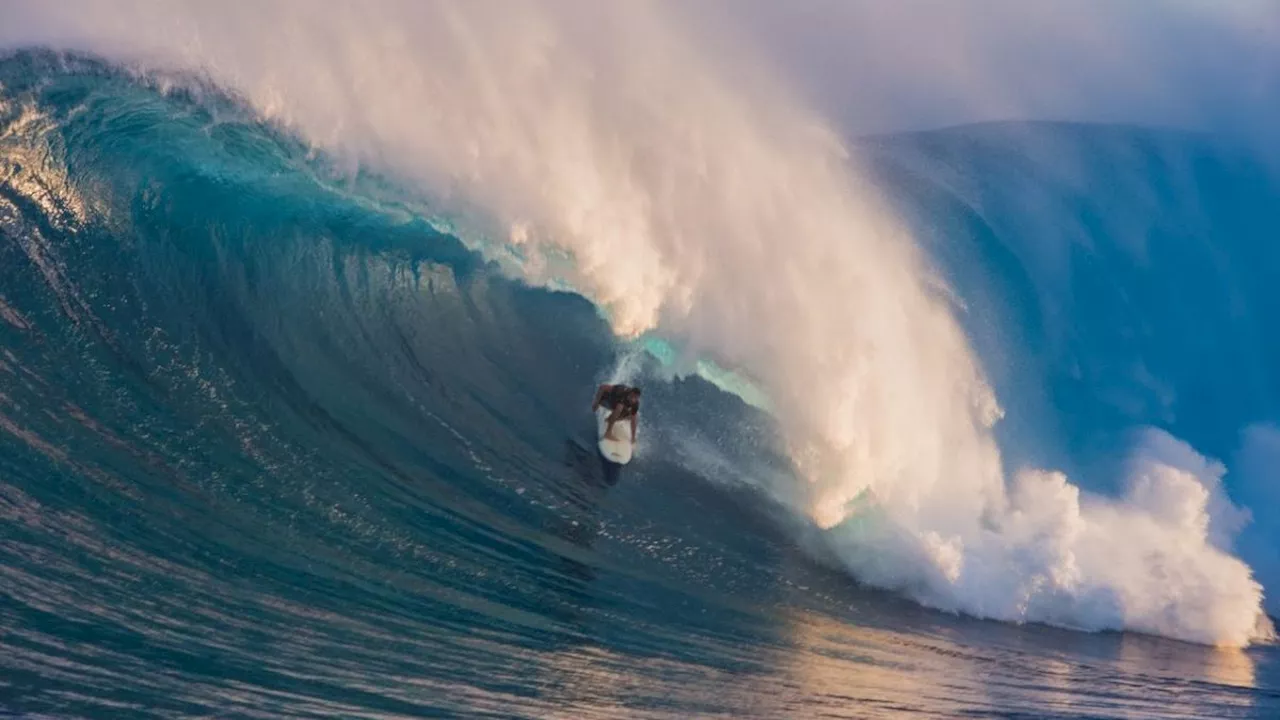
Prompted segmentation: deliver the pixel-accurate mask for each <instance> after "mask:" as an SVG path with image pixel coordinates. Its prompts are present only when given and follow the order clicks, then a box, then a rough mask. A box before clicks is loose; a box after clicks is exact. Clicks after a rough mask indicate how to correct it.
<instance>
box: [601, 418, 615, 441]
mask: <svg viewBox="0 0 1280 720" xmlns="http://www.w3.org/2000/svg"><path fill="white" fill-rule="evenodd" d="M606 422H607V423H608V424H607V425H605V426H604V439H605V440H617V439H618V438H616V437H614V436H613V424H614V423H616V422H618V421H617V420H614V419H612V418H610V419H609V420H607V421H606Z"/></svg>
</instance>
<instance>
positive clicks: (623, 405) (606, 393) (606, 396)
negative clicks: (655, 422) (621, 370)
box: [591, 384, 640, 443]
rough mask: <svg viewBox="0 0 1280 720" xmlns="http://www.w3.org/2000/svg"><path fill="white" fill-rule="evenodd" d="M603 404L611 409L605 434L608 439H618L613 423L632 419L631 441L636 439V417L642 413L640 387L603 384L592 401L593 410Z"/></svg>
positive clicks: (633, 441)
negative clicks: (615, 435) (614, 433)
mask: <svg viewBox="0 0 1280 720" xmlns="http://www.w3.org/2000/svg"><path fill="white" fill-rule="evenodd" d="M601 406H603V407H605V408H608V409H609V411H610V412H609V417H608V418H606V422H607V423H608V424H607V425H606V426H605V431H604V436H605V438H606V439H608V440H616V439H617V438H615V437H614V436H613V425H614V423H616V422H618V421H619V420H630V421H631V442H632V443H635V441H636V418H637V416H638V415H639V414H640V388H637V387H628V386H626V385H622V384H618V385H601V386H600V387H599V388H598V389H597V390H596V399H595V400H594V401H593V402H592V403H591V412H595V411H596V410H598V409H600V407H601Z"/></svg>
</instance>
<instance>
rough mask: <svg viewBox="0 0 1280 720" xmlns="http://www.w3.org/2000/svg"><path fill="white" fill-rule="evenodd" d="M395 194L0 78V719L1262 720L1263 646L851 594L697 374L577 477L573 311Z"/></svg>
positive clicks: (768, 447)
mask: <svg viewBox="0 0 1280 720" xmlns="http://www.w3.org/2000/svg"><path fill="white" fill-rule="evenodd" d="M416 208H417V206H416V205H415V204H414V203H413V202H412V200H411V198H410V197H409V196H408V195H405V196H400V195H398V194H397V191H396V189H395V187H394V185H393V184H391V183H388V182H386V181H384V180H382V179H379V178H376V177H367V176H356V177H351V176H347V175H343V174H342V173H339V172H337V171H336V170H335V169H334V168H332V167H330V166H329V165H327V164H326V161H325V159H324V158H323V157H319V156H317V155H316V154H315V153H313V152H312V151H310V149H309V148H308V147H307V146H306V145H305V144H303V143H302V142H300V141H298V140H296V139H295V138H294V137H293V136H291V135H290V134H288V133H286V132H283V131H281V130H279V129H278V128H274V127H272V126H269V125H267V124H264V123H262V122H260V121H259V120H257V119H256V116H255V114H254V113H252V112H251V111H249V110H248V109H247V108H246V107H244V106H242V105H240V104H239V103H238V102H237V101H235V100H233V99H231V98H229V97H228V96H226V95H224V94H222V93H221V92H220V91H218V90H217V89H216V88H214V87H210V86H207V85H202V84H200V83H198V82H195V81H191V82H186V83H179V84H177V85H164V86H162V85H161V84H159V83H157V82H151V81H147V80H145V79H139V78H137V77H135V76H133V75H130V74H127V73H124V72H121V71H118V70H116V69H114V68H113V67H111V66H109V65H106V64H103V63H100V62H98V61H95V60H90V59H85V58H80V57H68V56H61V55H53V54H49V53H44V52H26V53H20V54H17V55H14V56H10V57H8V58H7V59H4V60H3V61H0V713H4V712H9V713H13V714H16V715H17V716H19V717H25V716H32V717H35V716H52V717H189V716H216V717H283V716H292V717H374V716H377V717H423V716H454V715H465V716H495V717H510V716H520V717H574V718H587V717H692V716H704V715H706V716H710V715H718V716H733V717H749V716H753V717H779V716H792V717H817V716H825V717H867V716H886V717H891V716H901V715H904V714H911V713H918V714H924V715H930V716H959V715H986V714H990V713H995V712H997V710H999V711H1001V712H1007V713H1011V714H1014V715H1020V716H1028V715H1033V716H1055V715H1062V716H1072V715H1077V714H1082V713H1083V714H1089V715H1104V716H1105V715H1125V716H1129V717H1192V716H1201V717H1204V716H1212V717H1229V716H1258V717H1265V716H1269V715H1272V714H1275V713H1277V712H1280V695H1277V692H1280V691H1278V690H1277V688H1278V687H1280V680H1278V679H1277V672H1280V671H1278V670H1277V664H1276V657H1275V655H1274V652H1273V651H1272V650H1270V649H1268V648H1265V647H1263V648H1254V649H1250V650H1247V651H1240V650H1215V649H1212V648H1208V647H1204V646H1199V645H1188V644H1183V643H1179V642H1175V641H1169V640H1163V639H1159V638H1154V637H1149V636H1141V635H1131V634H1085V633H1077V632H1072V631H1068V630H1058V629H1053V628H1049V627H1044V626H1039V625H1029V626H1023V627H1019V626H1015V625H1005V624H1000V623H992V622H983V621H978V620H969V619H965V618H963V617H958V616H954V615H948V614H942V613H936V612H933V611H928V610H924V609H921V608H920V607H919V606H917V605H915V604H914V603H911V602H908V601H906V600H904V599H900V598H899V597H897V596H896V595H891V594H886V593H882V592H879V591H872V590H868V589H865V588H861V587H859V586H858V585H857V584H856V583H855V581H854V580H853V579H851V578H850V577H849V576H848V575H847V574H845V573H844V572H841V571H838V570H835V569H832V568H834V567H839V563H838V562H836V561H835V560H830V561H827V562H822V561H821V560H824V556H823V554H822V553H820V552H815V551H814V550H813V549H812V548H811V547H808V546H806V543H805V539H804V538H805V537H806V535H805V533H806V532H807V530H806V529H805V527H804V526H803V523H801V522H800V521H799V520H797V519H795V518H793V517H792V516H791V515H789V514H788V513H786V512H784V511H783V510H782V509H781V508H780V507H778V506H777V505H776V504H775V503H774V502H773V501H772V500H770V499H769V498H768V497H767V496H766V495H765V494H763V493H761V492H757V491H756V490H753V489H752V487H751V486H750V485H749V484H745V483H743V482H742V481H741V480H742V477H743V475H744V474H745V471H744V470H743V469H744V468H753V469H759V468H762V467H769V468H773V469H774V471H776V472H787V470H786V468H787V467H788V464H787V462H786V461H785V460H783V459H782V458H781V457H780V456H779V453H778V451H777V447H778V442H777V439H776V437H775V435H774V432H773V430H772V429H771V426H770V424H769V422H768V421H767V420H766V419H765V418H764V417H763V416H762V415H761V414H760V413H758V412H757V411H755V410H753V409H751V408H750V407H748V406H747V405H746V404H744V403H742V402H741V401H739V400H738V399H737V398H736V397H733V396H730V395H726V394H724V393H721V392H720V391H719V390H716V389H715V388H713V387H712V386H711V385H710V384H708V383H705V382H703V381H701V380H698V379H692V380H684V381H673V382H660V381H658V380H656V379H654V378H653V377H652V376H644V375H642V376H641V377H642V379H645V378H646V377H648V380H647V381H646V382H645V388H646V393H645V409H644V414H643V422H644V424H643V430H642V432H644V433H645V434H646V435H645V444H646V446H647V448H648V449H647V451H646V452H642V454H641V455H640V457H639V458H638V459H637V460H636V461H635V462H634V463H633V464H632V465H630V466H628V467H626V468H625V469H623V470H622V471H621V472H618V471H617V470H616V469H614V470H610V468H609V467H608V466H606V465H604V464H603V463H602V462H601V460H600V459H599V457H598V456H597V455H596V453H595V450H594V434H593V433H594V427H593V424H592V418H591V416H590V414H589V413H588V412H587V407H586V406H587V405H588V404H589V401H590V398H591V394H592V392H593V391H594V388H595V385H596V383H598V382H600V381H602V380H603V379H604V378H605V377H606V376H607V374H608V372H609V369H610V368H611V367H613V366H614V364H615V363H616V362H617V355H618V353H619V350H618V346H617V345H616V344H615V340H614V339H613V337H612V335H611V333H610V331H609V329H608V327H607V326H606V324H605V323H604V321H603V320H601V319H600V317H599V315H598V313H597V311H596V309H595V308H594V307H593V306H592V305H591V304H590V303H588V302H587V301H586V300H584V299H582V298H581V297H579V296H577V295H573V294H568V293H557V292H551V291H547V290H541V289H534V288H531V287H528V286H526V285H523V284H520V283H518V282H515V281H513V280H511V279H508V278H507V277H505V276H504V275H502V274H501V273H499V272H498V271H497V270H496V269H495V268H494V267H493V266H491V265H489V264H487V263H486V262H485V261H484V260H482V259H481V258H480V256H478V255H476V254H474V253H472V252H471V251H469V250H467V249H466V248H465V247H464V246H463V245H462V244H461V243H460V242H459V241H458V240H457V239H456V238H454V237H452V236H450V235H448V234H446V233H444V232H441V231H439V230H437V229H435V226H434V225H433V224H432V223H431V222H430V218H429V217H427V216H425V215H423V214H422V212H421V211H420V210H418V209H416ZM1064 391H1065V390H1064ZM712 427H714V428H715V431H714V432H713V431H711V430H709V428H712ZM677 437H678V438H680V439H682V440H683V441H684V442H683V443H682V444H677V443H675V442H671V441H670V440H669V439H674V438H677ZM693 446H698V447H703V448H705V453H702V454H700V455H698V456H694V455H691V454H690V453H689V452H687V451H675V450H663V448H664V447H665V448H676V447H682V448H688V447H693ZM815 557H817V558H818V560H815V559H814V558H815Z"/></svg>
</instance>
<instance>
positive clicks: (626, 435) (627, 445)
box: [596, 407, 640, 465]
mask: <svg viewBox="0 0 1280 720" xmlns="http://www.w3.org/2000/svg"><path fill="white" fill-rule="evenodd" d="M609 412H610V410H609V409H608V408H604V407H602V408H600V409H598V410H596V437H597V438H599V440H600V442H599V443H598V444H597V446H598V447H599V448H600V454H601V455H603V456H604V459H605V460H608V461H609V462H613V463H617V464H619V465H626V464H627V463H629V462H631V451H632V450H633V449H634V448H633V447H632V445H631V420H630V419H627V420H619V421H618V422H616V423H614V424H613V437H614V438H616V439H614V440H610V439H608V438H606V437H605V436H604V431H605V428H607V427H608V426H609V423H608V422H607V421H608V418H609ZM639 436H640V431H639V428H637V430H636V437H639Z"/></svg>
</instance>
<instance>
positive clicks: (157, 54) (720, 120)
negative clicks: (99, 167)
mask: <svg viewBox="0 0 1280 720" xmlns="http://www.w3.org/2000/svg"><path fill="white" fill-rule="evenodd" d="M20 7H21V12H23V13H24V14H25V16H26V24H25V25H24V26H22V27H24V28H25V29H26V30H27V31H29V32H28V35H26V36H22V37H21V38H20V39H28V40H29V39H40V40H47V41H50V42H61V43H63V44H68V45H71V46H74V47H86V48H90V49H93V50H97V51H100V52H104V53H107V54H110V55H112V56H114V57H117V58H130V59H134V60H137V61H138V62H141V63H143V64H144V65H145V66H147V67H156V66H172V65H175V64H176V65H178V66H181V67H184V68H188V69H199V70H202V71H204V72H207V73H209V74H210V75H211V76H212V77H213V78H214V79H215V81H217V82H219V83H222V84H225V85H227V86H230V87H233V88H235V89H237V90H238V91H239V92H241V93H243V94H244V95H245V96H246V97H247V98H248V99H249V101H250V102H251V103H252V104H253V105H254V106H255V107H256V108H257V109H258V110H259V111H260V112H262V113H263V114H264V115H266V116H267V117H270V118H272V119H275V120H277V121H280V122H283V123H286V124H288V125H290V126H292V127H294V128H296V129H297V130H298V131H299V132H301V133H302V134H304V135H305V136H306V137H308V138H310V139H311V140H312V141H313V142H315V143H316V144H317V145H319V146H321V147H323V148H325V149H327V150H329V151H330V152H332V153H334V154H336V155H339V156H341V157H347V158H350V159H351V160H353V161H354V162H358V163H364V164H369V165H373V166H375V167H378V168H381V169H383V170H387V171H391V172H395V173H398V174H400V175H401V176H403V177H407V178H410V179H412V180H414V181H417V182H418V183H419V184H420V186H421V187H423V188H425V189H426V190H427V191H429V192H430V193H431V194H432V195H433V196H434V197H435V198H436V199H437V200H439V201H440V202H442V203H444V206H446V207H450V208H455V209H457V208H474V209H476V211H475V212H474V213H472V215H471V218H470V219H471V222H473V223H482V224H484V227H485V228H487V230H488V232H493V231H495V230H497V231H499V232H500V233H501V235H502V236H503V237H506V238H508V242H509V244H510V245H511V246H512V247H513V248H514V249H516V250H517V251H518V252H519V254H520V255H521V256H522V257H523V258H524V265H523V268H522V270H523V272H524V273H525V275H526V277H527V278H528V279H530V280H531V281H534V282H547V283H552V282H562V281H563V282H568V283H570V284H571V285H572V286H573V287H575V288H577V289H578V290H580V291H581V292H583V293H584V294H586V295H588V296H589V297H591V298H593V299H594V300H595V301H596V302H597V303H599V304H600V305H601V306H602V307H604V308H605V309H606V310H607V312H608V315H609V317H610V318H611V319H612V321H613V323H614V326H615V329H616V330H617V332H618V333H619V334H620V335H623V336H635V335H638V334H640V333H643V332H646V331H656V332H657V333H658V334H659V335H661V336H663V337H666V338H669V339H672V340H674V341H676V342H677V343H678V344H680V345H681V346H683V347H684V348H685V349H686V351H687V352H689V353H691V354H693V355H695V356H699V357H707V358H709V359H712V360H714V361H716V362H717V363H719V364H721V365H724V366H726V367H732V368H739V369H741V370H742V371H743V372H745V373H747V374H748V375H749V376H750V378H751V380H752V381H753V382H754V383H755V384H758V385H759V386H760V387H761V388H763V389H764V390H765V392H766V393H767V394H768V396H769V397H770V399H771V400H772V409H773V412H774V413H775V415H776V416H777V417H778V420H779V423H780V425H781V427H782V428H783V431H784V433H785V435H786V438H787V441H788V443H789V445H790V448H791V453H792V457H793V459H794V461H795V463H796V465H797V467H798V468H799V469H800V471H801V473H802V475H803V476H804V477H805V478H806V479H807V482H804V483H799V484H794V485H788V486H787V487H781V488H773V491H774V493H775V494H776V495H781V496H783V497H786V498H787V499H788V501H789V502H790V503H791V504H792V505H793V506H794V507H795V508H797V509H798V510H799V511H801V512H803V513H804V514H806V515H808V516H809V517H811V518H812V519H813V521H814V522H815V523H816V524H817V525H818V526H820V527H822V528H825V529H827V540H828V542H830V544H831V545H832V546H833V547H834V548H836V549H837V550H838V551H839V555H840V557H841V558H842V561H843V562H844V563H845V564H846V565H847V566H848V567H849V568H850V569H851V570H852V571H853V572H855V573H856V574H857V575H858V576H860V577H862V578H863V579H865V580H867V581H870V582H874V583H876V584H878V585H882V586H885V587H891V588H897V589H901V590H903V591H904V592H906V593H908V594H910V595H912V596H913V597H916V598H917V599H919V600H921V601H922V602H925V603H928V604H931V605H935V606H938V607H945V608H950V609H956V610H962V611H965V612H969V613H972V614H975V615H980V616H986V617H995V618H1000V619H1006V620H1015V621H1028V620H1030V621H1045V622H1053V623H1057V624H1062V625H1069V626H1075V627H1086V628H1121V627H1129V628H1136V629H1141V630H1145V631H1150V632H1157V633H1161V634H1166V635H1170V636H1174V637H1179V638H1185V639H1189V640H1195V641H1199V642H1207V643H1221V644H1231V645H1241V644H1245V643H1247V642H1248V641H1249V640H1250V639H1251V638H1252V637H1254V636H1255V622H1256V619H1257V616H1258V610H1259V606H1260V602H1261V589H1260V588H1259V586H1258V585H1257V584H1256V583H1255V582H1254V581H1253V579H1252V578H1251V576H1250V573H1249V569H1248V568H1247V567H1246V566H1245V565H1243V564H1242V563H1241V562H1239V561H1238V560H1236V559H1235V558H1233V557H1231V556H1230V555H1229V554H1227V553H1226V552H1224V551H1223V549H1222V548H1221V547H1219V546H1217V545H1215V544H1214V542H1213V541H1212V539H1211V537H1210V535H1209V533H1208V531H1207V530H1206V528H1207V527H1209V526H1210V525H1211V524H1212V523H1209V524H1206V523H1202V522H1200V520H1199V518H1200V516H1201V514H1207V513H1209V512H1210V509H1211V508H1210V496H1211V495H1212V493H1211V492H1210V491H1209V490H1206V489H1205V488H1207V487H1208V484H1207V483H1208V482H1209V480H1206V477H1207V476H1206V475H1205V474H1204V473H1203V472H1199V473H1198V472H1197V471H1192V470H1186V469H1183V468H1179V467H1178V466H1177V465H1176V464H1173V465H1171V464H1168V463H1165V464H1162V465H1158V467H1160V468H1171V469H1170V470H1169V471H1168V472H1165V471H1164V470H1159V471H1151V472H1147V473H1146V474H1145V475H1143V477H1147V478H1148V479H1147V480H1144V481H1142V484H1141V485H1142V487H1143V488H1144V489H1142V490H1141V491H1133V492H1131V493H1130V495H1129V496H1128V497H1127V498H1125V499H1123V500H1121V501H1118V502H1103V501H1096V502H1095V501H1092V500H1089V499H1088V498H1083V497H1082V496H1081V494H1080V492H1079V490H1078V489H1077V488H1076V487H1074V486H1073V485H1071V484H1070V483H1069V482H1068V481H1067V479H1066V478H1065V477H1063V476H1062V475H1060V474H1056V473H1049V472H1040V471H1028V472H1023V473H1020V474H1018V475H1017V476H1016V478H1015V480H1014V482H1013V483H1012V487H1011V490H1009V491H1006V487H1005V471H1004V468H1003V467H1002V463H1001V457H1000V453H999V451H998V449H997V447H996V445H995V442H994V441H993V439H992V435H991V432H990V430H991V427H992V425H993V424H994V423H995V422H996V421H997V420H998V418H999V417H1000V410H999V407H998V404H997V402H996V399H995V397H994V396H993V393H992V391H991V389H990V387H989V386H988V384H987V382H986V381H985V379H984V377H983V373H982V371H981V368H980V367H979V366H978V364H977V362H976V360H975V358H974V355H973V353H972V352H971V351H970V349H969V345H968V342H967V339H966V338H965V336H964V334H963V332H962V331H961V329H960V327H959V325H958V324H957V322H956V320H955V318H954V316H953V311H954V308H953V307H952V306H951V305H950V303H949V302H948V300H947V293H946V291H945V288H943V287H942V286H941V284H940V283H938V282H937V281H936V280H935V279H934V278H933V277H932V275H931V273H930V272H929V269H928V267H927V266H926V264H925V263H924V261H923V259H922V258H921V257H920V255H919V253H918V251H917V249H916V247H915V245H914V244H913V243H912V242H911V239H910V238H909V237H907V236H906V234H905V233H904V232H903V230H902V228H901V227H900V226H899V224H898V223H897V222H896V221H895V219H894V218H893V217H892V216H891V215H890V214H889V213H888V212H887V211H886V210H885V209H884V206H883V204H882V203H881V202H880V200H879V199H878V198H877V196H876V193H875V191H874V189H873V188H871V187H869V186H867V185H866V184H865V183H864V182H862V181H860V180H859V177H858V174H857V171H856V167H855V165H854V163H853V162H852V160H851V159H850V158H848V157H846V153H845V151H844V149H843V148H842V146H841V144H840V143H839V142H838V141H837V139H836V137H835V135H834V134H833V133H832V132H830V131H829V130H828V129H827V128H826V127H825V125H824V123H823V121H822V119H821V118H819V117H817V116H815V115H814V114H813V113H811V112H810V111H809V110H807V109H806V108H805V107H804V106H803V105H802V104H801V103H798V102H797V101H795V99H794V98H792V97H791V96H790V95H789V94H788V93H787V92H786V91H785V90H784V89H783V87H782V85H781V84H779V83H776V82H774V81H772V80H771V78H770V76H769V74H768V73H767V72H766V71H765V69H764V68H762V67H760V66H758V65H756V64H754V63H752V62H751V58H750V57H749V56H748V55H746V54H743V53H739V52H735V51H733V50H732V49H730V47H729V46H728V45H726V44H724V43H720V44H716V45H710V44H704V43H700V42H698V39H696V38H689V37H686V36H685V34H684V32H683V31H682V27H683V26H682V24H681V23H680V22H679V18H678V17H677V16H676V15H675V14H674V13H675V11H674V10H673V9H672V7H670V6H667V5H663V4H659V3H608V4H601V5H597V6H586V5H584V4H581V3H572V4H570V3H560V2H545V3H536V2H517V1H515V0H509V1H507V0H504V1H503V2H501V3H497V2H485V1H483V0H480V1H478V2H466V3H461V2H459V3H447V2H433V3H407V2H406V3H386V4H384V5H381V6H380V7H379V12H369V11H368V9H367V8H366V6H365V5H364V4H363V3H345V2H335V3H330V4H326V5H325V8H324V11H323V12H317V11H316V9H315V8H314V7H313V6H312V5H310V4H302V3H296V2H288V1H282V2H268V3H258V4H254V5H253V6H249V5H246V4H232V5H213V4H208V3H200V2H188V3H181V2H174V3H168V2H166V3H152V2H134V3H122V4H115V5H113V6H112V7H111V8H109V9H104V8H102V7H100V6H98V5H97V4H94V3H74V2H68V3H59V4H57V5H56V6H50V7H45V6H44V5H36V4H30V5H23V6H20ZM104 10H105V11H104ZM14 28H15V26H14V25H13V24H9V25H8V26H7V29H6V30H4V31H0V32H4V33H5V36H4V37H5V38H7V39H8V40H10V41H12V40H13V39H14V37H15V33H19V32H21V30H15V29H14ZM704 47H713V48H714V52H711V51H707V50H704V49H703V48H704ZM1209 475H1212V473H1209ZM1135 487H1136V486H1135ZM1171 508H1174V509H1176V510H1177V512H1174V511H1172V510H1170V509H1171ZM1152 558H1158V559H1160V560H1161V562H1160V564H1158V565H1153V564H1152V563H1151V562H1149V561H1150V560H1151V559H1152ZM1117 568H1119V570H1117Z"/></svg>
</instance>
